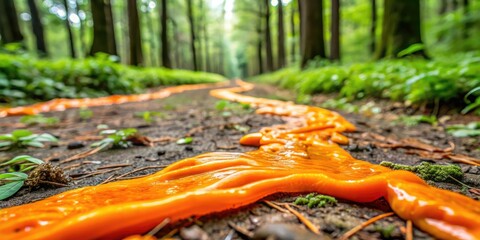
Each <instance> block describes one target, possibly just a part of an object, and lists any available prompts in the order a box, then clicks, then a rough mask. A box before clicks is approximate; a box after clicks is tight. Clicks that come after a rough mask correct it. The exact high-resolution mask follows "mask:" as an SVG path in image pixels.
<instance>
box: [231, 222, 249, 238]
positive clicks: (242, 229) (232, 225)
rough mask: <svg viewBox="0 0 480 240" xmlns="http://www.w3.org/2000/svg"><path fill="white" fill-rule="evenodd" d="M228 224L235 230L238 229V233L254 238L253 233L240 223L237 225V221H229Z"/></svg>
mask: <svg viewBox="0 0 480 240" xmlns="http://www.w3.org/2000/svg"><path fill="white" fill-rule="evenodd" d="M228 226H230V227H231V228H233V230H235V231H237V232H238V233H240V234H242V235H243V236H246V237H247V238H248V239H252V238H253V233H252V232H250V231H248V230H247V229H245V228H243V227H240V226H238V225H236V224H235V223H233V222H231V221H228Z"/></svg>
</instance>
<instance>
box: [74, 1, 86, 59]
mask: <svg viewBox="0 0 480 240" xmlns="http://www.w3.org/2000/svg"><path fill="white" fill-rule="evenodd" d="M75 5H76V8H75V13H76V14H77V16H78V19H79V22H78V24H79V25H80V45H81V47H82V49H81V54H80V55H81V57H85V54H86V53H87V51H88V50H87V43H86V42H85V37H84V36H85V24H84V22H83V20H82V19H81V18H80V4H79V3H78V0H76V1H75Z"/></svg>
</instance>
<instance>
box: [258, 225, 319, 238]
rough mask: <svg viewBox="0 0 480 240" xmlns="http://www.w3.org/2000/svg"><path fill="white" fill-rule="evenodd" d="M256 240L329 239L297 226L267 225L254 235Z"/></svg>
mask: <svg viewBox="0 0 480 240" xmlns="http://www.w3.org/2000/svg"><path fill="white" fill-rule="evenodd" d="M252 239H254V240H264V239H275V240H303V239H328V238H327V237H325V236H322V235H316V234H314V233H312V232H310V231H309V230H307V229H305V228H303V227H300V225H295V224H285V223H267V224H265V225H263V226H261V227H259V228H258V229H257V230H256V231H255V233H254V234H253V238H252Z"/></svg>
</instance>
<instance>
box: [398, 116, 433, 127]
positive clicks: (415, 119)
mask: <svg viewBox="0 0 480 240" xmlns="http://www.w3.org/2000/svg"><path fill="white" fill-rule="evenodd" d="M395 122H398V123H402V124H403V125H405V126H409V127H411V126H416V125H418V124H420V123H428V124H430V125H433V126H435V125H437V124H438V120H437V117H436V116H434V115H431V116H427V115H414V116H405V115H404V116H400V117H399V118H398V119H397V120H395Z"/></svg>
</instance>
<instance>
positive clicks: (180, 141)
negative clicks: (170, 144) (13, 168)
mask: <svg viewBox="0 0 480 240" xmlns="http://www.w3.org/2000/svg"><path fill="white" fill-rule="evenodd" d="M192 142H193V138H191V137H186V138H180V139H178V140H177V144H178V145H183V144H190V143H192Z"/></svg>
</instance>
